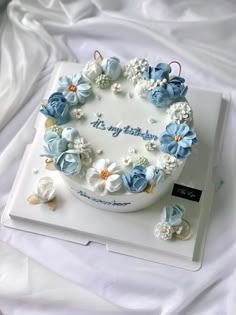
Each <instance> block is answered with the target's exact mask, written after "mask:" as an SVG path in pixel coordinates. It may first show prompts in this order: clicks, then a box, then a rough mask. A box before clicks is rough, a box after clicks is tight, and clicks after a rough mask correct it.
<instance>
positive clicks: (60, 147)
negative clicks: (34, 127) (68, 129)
mask: <svg viewBox="0 0 236 315" xmlns="http://www.w3.org/2000/svg"><path fill="white" fill-rule="evenodd" d="M44 141H45V146H44V150H45V154H43V156H47V157H49V158H53V157H56V156H58V155H60V154H61V153H62V152H64V151H66V150H67V146H68V142H67V140H66V139H64V138H60V136H59V135H58V134H57V133H56V132H53V131H48V132H46V134H45V135H44Z"/></svg>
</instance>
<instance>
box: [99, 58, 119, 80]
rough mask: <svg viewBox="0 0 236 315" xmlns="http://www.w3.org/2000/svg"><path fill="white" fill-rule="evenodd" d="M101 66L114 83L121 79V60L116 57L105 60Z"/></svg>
mask: <svg viewBox="0 0 236 315" xmlns="http://www.w3.org/2000/svg"><path fill="white" fill-rule="evenodd" d="M101 66H102V69H103V71H104V73H105V74H106V75H108V76H109V77H110V78H111V79H112V81H115V80H117V79H118V78H119V76H120V74H121V71H122V69H121V65H120V59H118V58H116V57H111V58H109V59H103V60H102V64H101Z"/></svg>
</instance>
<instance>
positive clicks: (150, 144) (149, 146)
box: [145, 139, 157, 151]
mask: <svg viewBox="0 0 236 315" xmlns="http://www.w3.org/2000/svg"><path fill="white" fill-rule="evenodd" d="M145 148H146V150H147V151H155V150H156V149H157V144H156V142H155V141H154V140H153V139H152V140H150V141H148V142H147V143H145Z"/></svg>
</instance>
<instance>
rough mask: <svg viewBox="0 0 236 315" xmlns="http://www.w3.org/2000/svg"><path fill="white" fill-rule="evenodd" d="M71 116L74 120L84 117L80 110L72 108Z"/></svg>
mask: <svg viewBox="0 0 236 315" xmlns="http://www.w3.org/2000/svg"><path fill="white" fill-rule="evenodd" d="M72 115H73V117H74V118H75V119H77V120H80V118H81V117H83V116H84V113H83V112H82V109H80V108H74V109H73V110H72Z"/></svg>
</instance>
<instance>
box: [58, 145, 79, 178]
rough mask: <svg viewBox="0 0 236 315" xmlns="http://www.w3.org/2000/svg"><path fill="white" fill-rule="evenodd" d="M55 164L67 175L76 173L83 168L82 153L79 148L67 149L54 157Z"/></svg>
mask: <svg viewBox="0 0 236 315" xmlns="http://www.w3.org/2000/svg"><path fill="white" fill-rule="evenodd" d="M54 165H55V167H56V169H57V170H59V171H61V172H63V173H65V175H67V176H73V175H76V174H78V173H79V172H80V169H81V162H80V154H79V152H78V151H77V150H68V151H65V152H63V153H61V154H60V155H59V156H58V157H57V158H55V159H54Z"/></svg>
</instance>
